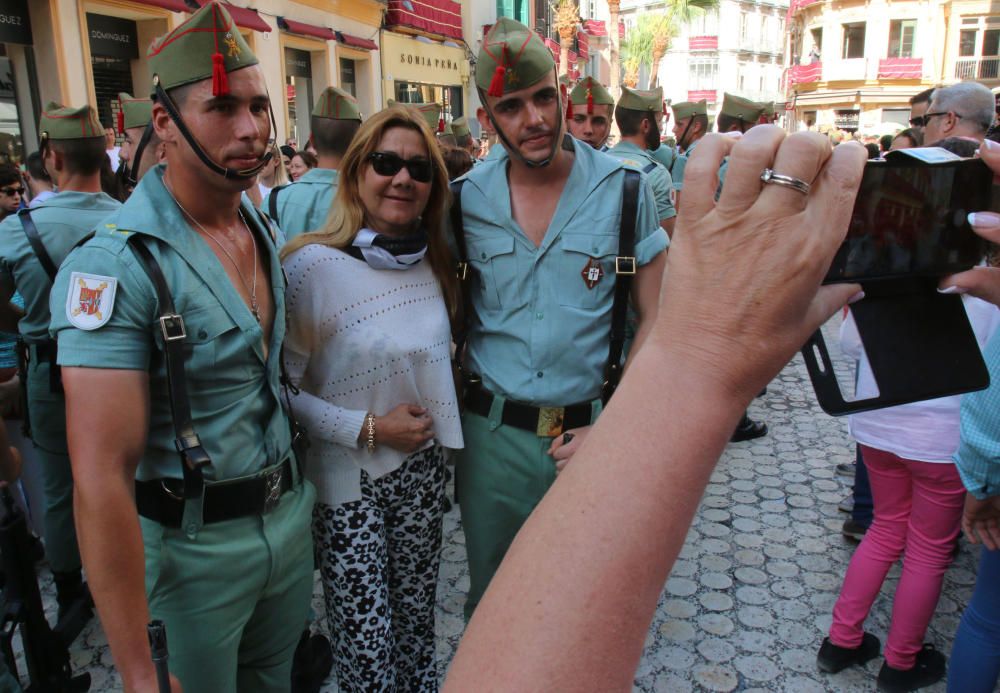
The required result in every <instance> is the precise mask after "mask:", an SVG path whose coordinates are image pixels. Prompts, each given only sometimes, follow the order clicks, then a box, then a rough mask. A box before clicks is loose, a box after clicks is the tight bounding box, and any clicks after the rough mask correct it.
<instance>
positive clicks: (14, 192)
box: [0, 188, 24, 197]
mask: <svg viewBox="0 0 1000 693" xmlns="http://www.w3.org/2000/svg"><path fill="white" fill-rule="evenodd" d="M0 192H2V193H3V194H4V195H7V196H8V197H13V196H14V195H23V194H24V188H0Z"/></svg>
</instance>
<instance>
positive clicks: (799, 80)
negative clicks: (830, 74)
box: [788, 62, 823, 86]
mask: <svg viewBox="0 0 1000 693" xmlns="http://www.w3.org/2000/svg"><path fill="white" fill-rule="evenodd" d="M821 79H823V63H819V62H816V63H810V64H809V65H792V67H791V68H790V69H789V70H788V85H789V86H792V85H795V84H812V83H813V82H818V81H820V80H821Z"/></svg>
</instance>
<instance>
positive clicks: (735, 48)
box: [622, 0, 788, 114]
mask: <svg viewBox="0 0 1000 693" xmlns="http://www.w3.org/2000/svg"><path fill="white" fill-rule="evenodd" d="M664 4H665V3H664V1H663V0H623V2H622V18H623V20H624V22H625V31H626V33H627V32H628V31H629V30H630V29H631V28H632V27H634V26H635V25H636V23H637V22H638V21H639V18H640V17H641V16H642V14H643V13H645V12H657V11H663V6H664ZM787 9H788V2H787V0H720V3H719V7H718V8H717V9H715V10H711V11H708V12H703V13H699V14H698V15H697V16H695V17H694V18H693V19H692V20H691V21H690V22H688V23H687V24H685V25H684V26H683V27H681V29H680V31H679V32H678V34H677V36H676V37H675V38H674V39H673V40H672V41H671V44H670V48H669V49H668V50H667V53H666V56H665V57H664V59H663V60H662V61H661V63H660V65H659V66H657V68H658V81H659V84H660V85H661V86H662V87H663V94H664V97H665V98H667V99H669V100H670V101H672V102H680V101H700V100H701V99H705V100H706V101H707V102H708V108H709V113H710V114H712V113H715V112H717V111H718V108H719V107H720V106H721V104H722V95H723V93H724V92H733V93H736V94H740V95H742V96H745V97H747V98H749V99H753V100H754V101H776V102H783V101H784V91H783V89H782V75H783V72H784V69H785V60H784V50H785V15H786V13H787ZM639 80H640V85H644V84H646V83H648V69H643V70H642V71H640V74H639Z"/></svg>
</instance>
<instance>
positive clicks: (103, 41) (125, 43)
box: [87, 12, 139, 59]
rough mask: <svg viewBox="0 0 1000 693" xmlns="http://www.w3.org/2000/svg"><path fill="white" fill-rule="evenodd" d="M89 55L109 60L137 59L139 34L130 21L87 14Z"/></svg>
mask: <svg viewBox="0 0 1000 693" xmlns="http://www.w3.org/2000/svg"><path fill="white" fill-rule="evenodd" d="M87 31H88V32H89V34H90V53H91V55H100V56H104V57H109V58H128V59H133V58H138V57H139V33H138V30H137V29H136V26H135V22H133V21H132V20H131V19H121V18H119V17H108V16H106V15H103V14H91V13H89V12H88V13H87Z"/></svg>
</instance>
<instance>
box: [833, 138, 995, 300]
mask: <svg viewBox="0 0 1000 693" xmlns="http://www.w3.org/2000/svg"><path fill="white" fill-rule="evenodd" d="M992 192H993V173H992V172H991V171H990V169H989V168H988V167H987V166H986V164H984V163H983V162H982V161H981V160H980V159H964V158H961V157H959V156H957V155H955V154H952V153H951V152H948V151H947V150H944V149H939V148H935V147H923V148H919V149H905V150H899V151H897V152H891V153H890V154H889V155H888V156H887V158H886V159H885V160H883V161H878V160H875V161H869V162H868V163H867V164H866V165H865V171H864V175H863V176H862V179H861V187H860V188H859V190H858V197H857V200H856V201H855V203H854V211H853V212H852V214H851V221H850V227H849V230H848V232H847V238H846V239H845V240H844V242H843V244H842V245H841V246H840V248H839V249H838V251H837V254H836V255H835V256H834V258H833V263H832V264H831V266H830V270H829V272H828V273H827V275H826V279H825V280H824V283H836V282H872V281H880V280H891V279H899V278H913V277H941V276H944V275H946V274H951V273H952V272H960V271H963V270H966V269H969V268H971V267H973V266H975V265H976V264H978V263H979V262H980V261H981V260H982V259H983V257H984V256H985V254H986V247H987V246H986V241H985V240H984V239H983V238H981V237H980V236H978V235H976V233H975V232H974V231H973V230H972V227H971V226H970V225H969V222H968V215H969V212H978V211H984V210H989V209H991V208H992V206H991V196H992Z"/></svg>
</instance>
